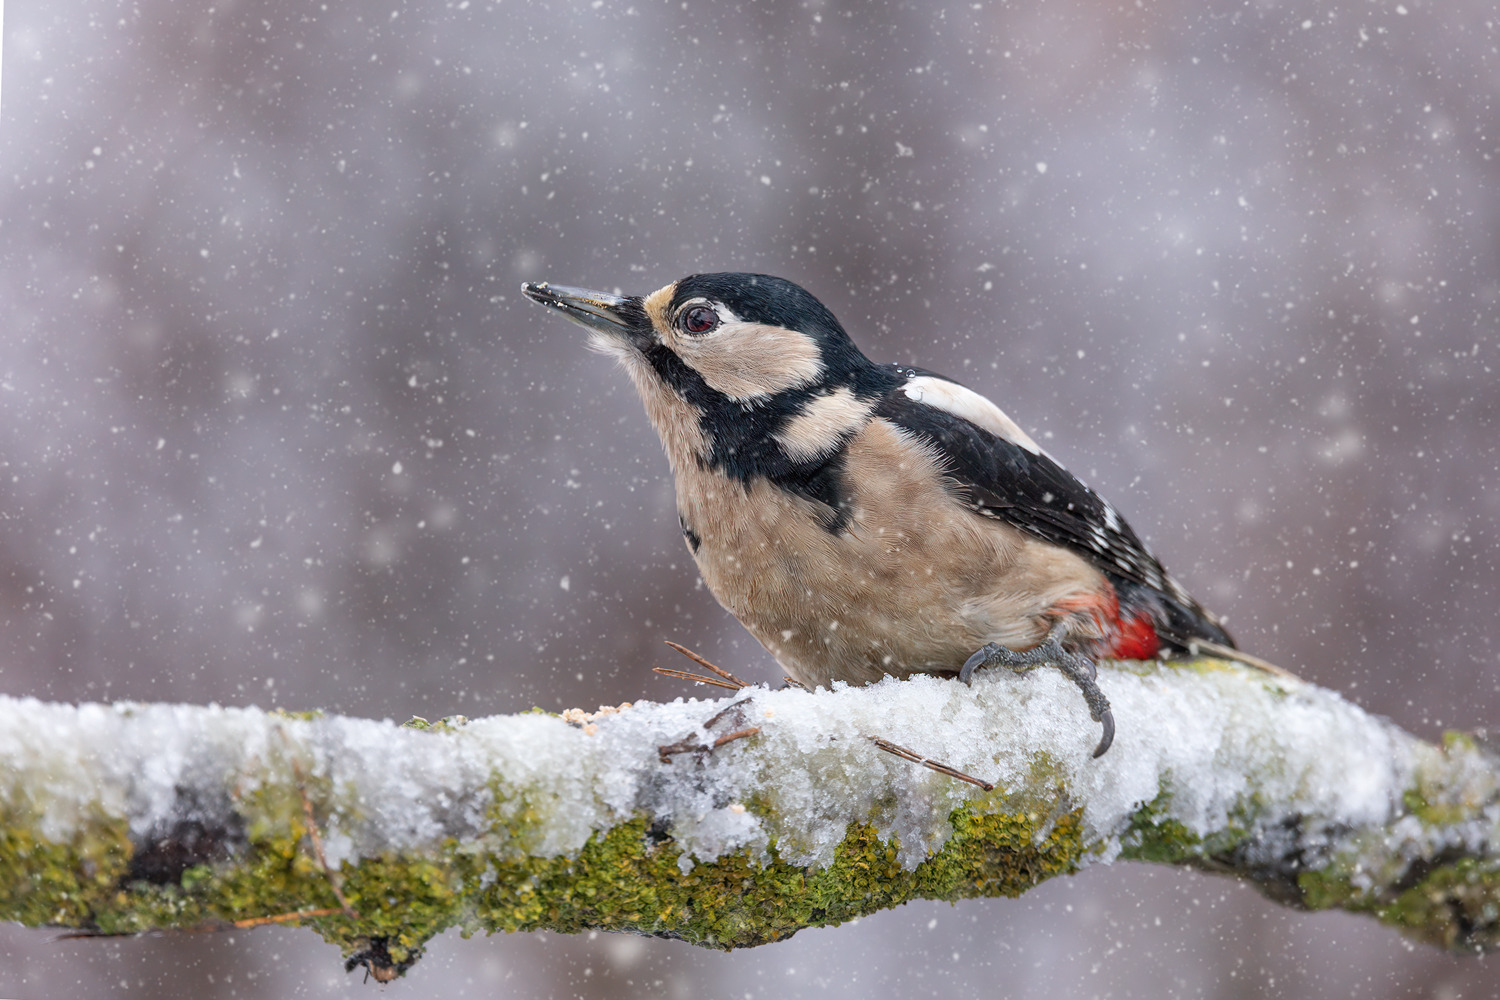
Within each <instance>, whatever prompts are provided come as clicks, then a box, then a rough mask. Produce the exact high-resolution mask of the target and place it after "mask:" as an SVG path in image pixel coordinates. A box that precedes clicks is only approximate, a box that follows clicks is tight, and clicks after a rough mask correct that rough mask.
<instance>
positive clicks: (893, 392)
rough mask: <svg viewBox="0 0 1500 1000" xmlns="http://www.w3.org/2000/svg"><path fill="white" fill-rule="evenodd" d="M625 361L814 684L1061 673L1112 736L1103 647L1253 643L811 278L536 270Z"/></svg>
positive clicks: (699, 500)
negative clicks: (623, 278)
mask: <svg viewBox="0 0 1500 1000" xmlns="http://www.w3.org/2000/svg"><path fill="white" fill-rule="evenodd" d="M522 292H523V293H524V294H525V295H526V297H527V298H529V299H531V300H532V301H534V302H537V303H540V304H541V305H544V306H548V307H549V308H552V309H556V310H557V311H558V312H560V313H561V314H562V315H563V316H565V317H567V318H568V319H570V320H572V321H573V322H575V323H577V324H579V325H581V326H583V327H585V328H587V329H588V330H589V331H590V334H591V337H590V342H591V345H592V346H593V347H595V348H596V349H598V350H601V351H604V352H606V353H608V354H611V355H613V356H615V357H616V358H618V359H619V360H620V362H621V363H622V364H623V365H624V368H625V370H626V372H627V373H628V374H629V375H630V378H631V380H632V381H633V382H634V383H635V387H636V389H637V391H638V392H639V393H640V396H641V400H642V401H643V402H644V404H645V407H646V413H647V415H648V416H649V417H650V419H651V423H652V424H653V425H654V426H655V428H656V431H657V433H658V434H659V435H660V436H661V441H662V445H663V447H664V448H665V450H666V453H667V460H668V462H669V463H670V464H671V468H672V473H673V477H674V479H675V482H676V496H677V514H678V520H679V521H680V523H681V526H682V534H683V537H684V539H685V540H686V542H687V547H688V549H689V550H690V551H691V552H692V555H693V559H694V560H695V561H696V562H697V564H698V568H699V571H700V572H701V573H702V575H703V579H704V581H705V582H706V583H707V584H708V587H709V589H710V590H711V591H712V592H713V595H714V597H715V598H717V599H718V601H719V603H720V604H722V605H723V606H724V607H725V608H726V609H727V610H728V611H729V612H730V613H731V614H733V615H734V616H735V617H736V618H738V619H739V620H740V622H741V623H743V624H744V626H745V628H746V629H748V630H749V631H750V633H751V634H752V635H754V636H755V638H756V639H758V640H759V641H760V642H761V644H762V645H764V646H765V647H766V649H767V650H768V651H769V652H770V653H771V655H772V656H774V657H775V658H776V660H777V661H778V662H779V663H780V664H781V666H782V667H783V668H785V670H786V673H787V674H788V675H789V676H790V677H791V678H792V679H794V680H796V681H797V682H799V683H800V684H802V685H803V686H805V687H809V688H813V687H817V686H820V685H825V686H831V684H832V682H833V681H846V682H848V683H850V684H856V685H857V684H866V683H869V682H871V681H875V680H878V679H880V678H881V677H885V676H897V677H905V676H909V675H911V674H914V673H930V674H939V675H944V676H952V677H957V678H959V679H960V680H962V681H964V682H965V683H970V682H971V680H972V677H973V674H974V672H975V671H976V670H980V669H984V668H989V667H1006V668H1008V669H1011V670H1015V671H1018V672H1021V671H1027V670H1030V669H1033V668H1035V667H1038V666H1043V665H1053V666H1056V667H1058V668H1060V669H1061V670H1062V671H1063V672H1064V673H1065V674H1066V675H1067V676H1068V677H1069V678H1070V679H1072V680H1073V682H1074V683H1075V684H1077V685H1078V686H1079V688H1080V689H1081V690H1082V692H1083V694H1084V698H1085V700H1086V702H1087V704H1088V707H1089V711H1090V714H1091V716H1092V717H1093V719H1094V721H1095V722H1098V723H1100V724H1102V726H1103V736H1102V738H1101V739H1100V741H1099V744H1098V746H1097V747H1096V749H1095V751H1094V756H1095V757H1098V756H1100V755H1102V754H1103V753H1104V752H1105V751H1106V750H1108V749H1109V745H1110V743H1111V741H1112V740H1113V738H1114V718H1113V715H1112V713H1111V711H1110V708H1109V703H1108V701H1107V700H1106V699H1105V697H1104V695H1103V693H1102V692H1101V691H1100V690H1099V688H1098V685H1097V683H1096V681H1095V676H1096V667H1095V662H1096V661H1097V660H1098V659H1100V658H1105V657H1108V658H1114V659H1135V660H1142V659H1152V658H1156V657H1169V656H1174V655H1183V654H1191V653H1195V652H1199V651H1203V652H1210V653H1215V654H1218V655H1227V656H1230V657H1231V658H1233V659H1244V660H1246V661H1247V662H1257V663H1258V661H1254V658H1250V657H1244V656H1243V655H1242V654H1239V653H1238V652H1236V651H1235V650H1234V641H1233V640H1232V639H1231V638H1230V636H1229V634H1228V633H1227V632H1226V631H1225V630H1224V628H1223V626H1222V625H1220V624H1219V622H1218V620H1217V619H1216V618H1215V617H1214V616H1213V615H1212V614H1210V613H1209V612H1208V611H1207V610H1205V609H1204V608H1203V606H1202V605H1201V604H1199V603H1198V602H1197V601H1195V600H1194V599H1193V598H1192V597H1191V596H1190V595H1189V594H1188V592H1187V591H1186V590H1184V589H1183V588H1182V586H1181V585H1180V584H1178V583H1177V581H1176V580H1174V579H1173V578H1172V577H1171V576H1170V575H1169V574H1168V573H1167V571H1166V570H1165V569H1163V568H1162V565H1161V563H1160V562H1159V561H1158V560H1157V559H1156V558H1155V557H1154V556H1153V555H1152V554H1151V553H1150V551H1148V550H1147V548H1146V546H1145V545H1144V544H1143V543H1142V542H1141V540H1140V538H1139V537H1138V536H1137V535H1136V533H1135V532H1134V531H1132V530H1131V528H1130V525H1129V524H1127V523H1126V522H1125V519H1124V518H1123V517H1121V516H1120V514H1119V513H1118V512H1117V511H1116V510H1115V508H1113V507H1112V506H1110V505H1109V504H1108V503H1107V502H1105V501H1104V500H1103V499H1102V498H1101V497H1100V496H1099V495H1098V494H1097V493H1095V492H1094V491H1093V490H1091V489H1090V488H1089V487H1087V486H1085V485H1084V484H1083V483H1082V482H1081V481H1079V480H1078V479H1077V478H1076V477H1075V476H1073V475H1072V474H1070V473H1069V472H1068V471H1067V470H1066V469H1064V468H1063V467H1062V466H1061V465H1059V464H1058V463H1057V461H1056V460H1054V459H1053V458H1052V457H1051V456H1050V455H1048V454H1047V453H1046V452H1045V451H1043V450H1042V449H1041V448H1039V447H1038V446H1037V444H1036V442H1035V441H1033V440H1032V439H1031V438H1030V437H1029V436H1027V434H1026V433H1025V432H1024V431H1023V430H1021V428H1020V427H1019V426H1017V425H1016V423H1015V422H1014V421H1013V420H1011V418H1010V417H1008V416H1006V414H1005V413H1004V412H1003V411H1002V410H1001V409H1000V408H999V407H998V406H996V405H995V404H994V403H992V402H990V401H989V400H988V399H986V398H985V397H984V396H981V395H980V394H979V393H977V392H975V391H973V390H972V389H969V388H966V387H965V386H962V385H960V384H959V383H957V382H955V381H953V380H952V379H949V378H945V377H943V376H942V375H938V374H936V373H934V372H930V371H927V370H925V369H922V368H915V367H912V366H910V365H900V364H876V363H875V362H873V361H871V360H869V359H868V358H866V357H865V356H864V354H863V353H861V352H860V350H859V348H858V347H856V346H855V344H854V342H853V341H852V340H851V339H850V338H849V335H848V334H847V333H846V332H845V331H844V328H843V327H842V326H841V325H840V324H839V321H838V320H837V319H835V318H834V315H833V313H831V312H830V311H829V310H828V309H827V308H826V307H825V306H824V305H823V304H822V303H821V302H819V301H818V300H817V299H816V298H814V297H813V296H812V295H811V294H810V293H809V292H807V291H806V290H805V289H803V288H801V287H800V286H798V285H796V284H793V283H792V282H790V281H787V280H785V279H782V278H776V277H772V276H770V275H764V274H694V275H690V276H688V277H686V278H682V279H681V280H679V281H675V282H673V283H671V284H669V285H667V286H666V287H665V288H661V289H658V290H657V291H655V292H652V293H651V294H649V295H645V296H634V295H623V296H622V295H613V294H609V293H606V292H597V291H589V290H587V289H582V288H569V287H564V286H560V285H550V284H547V283H546V282H540V283H532V282H527V283H526V284H524V285H522Z"/></svg>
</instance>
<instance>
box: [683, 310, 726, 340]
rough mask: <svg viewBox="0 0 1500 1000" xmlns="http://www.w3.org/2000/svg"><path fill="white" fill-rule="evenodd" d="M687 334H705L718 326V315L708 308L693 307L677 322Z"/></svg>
mask: <svg viewBox="0 0 1500 1000" xmlns="http://www.w3.org/2000/svg"><path fill="white" fill-rule="evenodd" d="M678 323H680V324H681V326H682V328H683V329H684V330H686V331H687V332H688V333H694V334H699V333H707V332H708V331H710V330H712V329H713V328H714V327H716V326H718V325H719V314H718V313H716V312H714V311H713V310H712V309H710V308H709V307H708V306H693V308H691V309H689V310H688V311H687V312H685V313H683V314H682V317H681V318H680V319H679V320H678Z"/></svg>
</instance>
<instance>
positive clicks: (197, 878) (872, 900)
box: [0, 792, 1082, 974]
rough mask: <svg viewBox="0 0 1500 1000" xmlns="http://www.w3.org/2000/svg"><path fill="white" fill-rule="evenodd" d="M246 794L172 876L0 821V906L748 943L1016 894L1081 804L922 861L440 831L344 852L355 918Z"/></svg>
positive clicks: (1030, 881) (410, 949)
mask: <svg viewBox="0 0 1500 1000" xmlns="http://www.w3.org/2000/svg"><path fill="white" fill-rule="evenodd" d="M243 805H244V806H245V807H246V811H247V813H249V815H247V816H246V817H245V819H246V829H247V831H248V832H247V843H246V845H245V846H244V848H243V850H242V851H241V852H240V854H239V856H238V857H236V858H235V859H234V860H233V861H232V862H226V863H223V864H217V865H195V866H192V867H189V868H188V869H187V870H186V871H184V872H183V874H182V876H181V878H180V879H178V880H177V881H175V882H172V883H171V884H167V885H157V884H151V883H149V882H146V881H143V880H133V881H132V880H128V879H127V877H126V873H127V871H128V864H129V846H128V845H129V841H128V837H127V836H126V831H125V830H124V829H123V828H122V827H121V826H120V825H118V824H116V825H109V824H104V825H101V826H100V827H99V828H98V829H97V831H96V832H95V833H93V834H91V835H90V837H89V838H87V839H86V840H80V841H79V842H77V843H74V844H66V845H54V844H48V843H46V842H45V841H43V840H41V839H40V838H38V837H37V836H36V835H35V834H34V833H33V832H31V831H30V829H29V828H28V827H27V826H26V825H25V824H17V823H11V824H7V826H6V828H5V830H4V832H3V834H0V887H3V888H0V918H3V919H7V920H17V921H20V922H22V923H26V924H30V925H33V926H41V925H52V926H68V927H76V928H84V929H91V930H97V931H101V932H104V933H132V932H136V931H141V930H146V929H164V928H173V927H177V928H183V927H200V926H212V925H218V924H222V923H224V922H233V921H247V920H248V921H252V922H255V921H257V919H258V918H259V919H264V918H281V919H282V920H283V921H287V920H292V919H295V918H293V917H292V915H294V914H298V913H304V912H307V911H312V910H321V911H335V912H331V913H325V914H323V915H320V916H316V917H307V918H302V919H304V920H305V921H306V922H308V923H310V924H311V925H312V926H313V927H314V928H315V929H316V930H317V931H318V932H319V933H320V934H321V935H322V936H323V937H324V938H325V939H327V940H329V941H330V942H332V943H335V944H337V945H338V946H339V947H340V948H341V949H342V950H343V951H344V953H345V955H346V956H355V958H356V959H357V960H359V961H369V955H370V954H372V953H374V952H378V953H379V954H380V955H381V959H380V961H382V962H384V963H386V964H385V966H383V967H384V968H386V969H387V970H388V971H389V970H390V969H396V970H398V971H399V969H401V968H404V967H405V966H406V965H408V964H409V963H410V962H411V961H412V960H414V959H415V958H416V957H417V956H418V955H419V954H420V953H421V948H422V946H423V943H424V942H425V941H426V940H428V939H429V938H430V937H432V936H433V935H435V934H437V933H439V932H441V931H443V930H445V929H447V928H449V927H454V926H457V927H459V928H461V929H462V930H463V931H464V933H466V934H467V933H473V932H475V931H481V930H483V931H523V930H538V929H543V928H548V929H553V930H558V931H562V932H578V931H583V930H587V929H593V928H599V929H606V930H617V931H635V932H639V933H645V934H655V935H661V936H668V937H674V938H682V939H684V940H687V941H691V942H694V943H696V944H700V945H704V946H707V947H711V948H723V949H728V948H736V947H745V946H748V945H754V944H761V943H765V942H769V941H775V940H779V939H781V938H785V937H789V936H791V935H792V934H794V933H795V932H796V931H797V930H799V929H801V928H802V927H807V926H820V925H826V924H837V923H841V922H843V921H846V920H850V919H853V918H855V917H859V916H862V915H865V914H868V913H872V912H874V911H876V910H880V909H883V908H886V907H890V906H894V905H896V904H899V903H903V902H906V901H907V900H910V899H915V898H929V899H948V900H957V899H962V898H968V897H973V896H991V895H1018V894H1020V893H1021V892H1024V891H1025V890H1026V889H1028V888H1030V887H1031V886H1033V885H1035V884H1036V883H1038V882H1040V881H1043V880H1045V879H1047V878H1050V877H1052V876H1053V875H1059V874H1066V873H1070V872H1072V871H1074V870H1075V869H1076V867H1077V864H1078V861H1079V858H1080V855H1081V853H1082V839H1081V834H1080V820H1079V814H1078V812H1077V811H1076V810H1075V811H1072V812H1066V813H1063V814H1060V815H1056V816H1047V817H1044V816H1042V815H1040V814H1038V813H1015V814H1008V813H978V812H974V811H972V810H971V809H961V810H958V811H956V812H954V813H953V814H952V816H951V821H952V824H953V835H952V837H951V838H950V839H949V841H948V842H947V844H946V845H945V846H944V847H943V849H942V850H941V851H939V852H938V853H937V854H936V855H935V856H933V857H931V858H929V859H928V860H927V861H925V862H924V863H922V864H921V865H919V866H918V867H917V868H916V869H915V870H914V871H908V870H906V869H905V868H903V867H902V866H901V864H900V862H899V860H898V854H899V851H898V847H899V845H898V844H897V843H896V842H895V841H894V840H886V839H882V838H881V837H880V836H879V834H878V833H877V832H876V830H875V828H874V827H873V826H872V825H870V824H867V823H853V824H850V826H849V828H848V831H847V833H846V835H845V837H844V840H843V841H842V843H840V844H839V846H838V848H837V850H836V851H835V854H834V858H833V861H832V863H831V864H830V865H828V866H827V867H825V868H821V869H807V868H802V867H799V866H797V865H794V864H791V863H789V862H787V861H785V860H783V859H782V858H781V857H780V856H779V855H778V854H777V852H776V851H775V850H774V848H773V849H772V850H771V852H770V856H769V857H768V858H764V859H762V858H760V857H757V856H752V855H751V853H750V852H748V851H746V852H739V853H734V854H729V855H726V856H723V857H720V858H717V859H715V860H713V861H709V862H699V863H697V864H693V865H687V866H684V865H680V864H679V862H680V861H681V852H680V850H679V849H678V847H677V845H676V844H675V843H674V842H672V841H671V840H665V841H654V840H653V839H652V838H651V837H650V836H649V835H648V825H647V820H646V818H645V817H640V818H637V819H635V820H632V821H630V822H627V823H623V824H620V825H618V826H616V827H614V828H613V829H610V830H606V831H601V832H599V833H597V834H595V835H594V836H593V837H591V838H590V839H589V841H588V842H587V844H585V845H584V847H583V849H582V850H581V851H579V852H578V854H577V856H576V857H558V858H542V857H535V856H531V855H527V854H523V853H521V852H518V851H515V850H513V849H502V850H499V851H490V850H486V849H481V848H478V847H476V845H475V844H472V843H468V844H459V843H457V842H449V843H447V844H446V845H444V847H443V848H442V850H440V851H437V852H434V853H432V854H426V855H412V856H395V855H388V856H383V857H378V858H367V859H364V860H363V861H361V862H359V863H358V864H348V865H345V866H343V867H342V869H341V870H340V871H339V872H338V873H336V876H335V877H336V878H337V879H338V880H339V883H340V886H341V888H342V891H343V895H344V899H345V900H346V901H347V903H348V905H349V908H350V910H352V915H351V913H350V912H348V911H343V910H342V907H341V904H340V902H339V900H338V897H337V895H336V893H335V892H334V887H333V881H332V879H331V878H330V876H329V873H327V872H325V871H324V870H323V868H322V866H321V865H320V864H319V863H318V861H317V860H316V858H315V856H314V854H313V852H312V851H311V850H310V848H309V842H308V841H307V840H306V839H305V836H304V835H305V833H306V830H305V827H304V819H303V814H302V808H301V800H300V796H298V795H296V794H295V793H286V792H282V793H279V794H268V793H262V794H258V795H255V796H251V797H249V799H247V801H246V802H245V803H243ZM511 807H512V808H511V809H510V810H509V811H510V812H511V813H512V821H515V820H519V821H520V822H522V823H524V822H526V821H527V820H528V819H535V818H536V812H535V809H534V808H533V807H531V806H528V805H527V804H525V803H517V802H515V801H512V802H511ZM684 867H687V869H688V870H687V871H683V868H684ZM372 943H373V945H372ZM377 974H378V970H377Z"/></svg>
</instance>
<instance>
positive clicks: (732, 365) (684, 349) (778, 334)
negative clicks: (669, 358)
mask: <svg viewBox="0 0 1500 1000" xmlns="http://www.w3.org/2000/svg"><path fill="white" fill-rule="evenodd" d="M724 312H727V311H723V310H721V315H722V314H723V313H724ZM674 346H675V350H676V351H677V354H678V356H679V357H681V358H682V359H683V360H684V361H686V362H687V363H688V364H689V365H690V366H691V367H692V368H694V369H695V370H697V372H698V374H699V375H702V376H703V381H704V382H707V383H708V385H709V386H710V387H711V388H713V389H717V390H718V391H719V392H722V393H723V394H724V395H726V396H728V397H729V398H730V399H733V400H736V401H737V402H747V401H749V400H752V399H761V398H764V397H766V396H774V395H776V394H777V393H778V392H782V391H784V390H787V389H796V388H800V387H801V386H804V385H811V384H812V383H814V382H816V381H817V380H818V379H819V377H821V376H822V374H823V355H822V352H821V351H820V350H818V344H817V342H816V341H815V340H813V339H812V338H811V337H809V336H808V335H807V334H805V333H798V332H797V331H796V330H788V329H785V328H784V327H779V326H766V325H764V324H760V323H745V322H741V321H738V320H730V321H726V322H724V323H722V324H721V325H720V326H719V328H718V329H716V330H714V331H713V332H712V333H709V334H707V335H706V336H704V337H701V338H697V339H689V338H687V337H678V338H676V343H675V345H674Z"/></svg>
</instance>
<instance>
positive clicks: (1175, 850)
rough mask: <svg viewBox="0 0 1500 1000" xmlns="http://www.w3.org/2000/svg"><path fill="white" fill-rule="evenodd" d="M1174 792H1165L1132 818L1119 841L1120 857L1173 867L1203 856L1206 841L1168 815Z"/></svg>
mask: <svg viewBox="0 0 1500 1000" xmlns="http://www.w3.org/2000/svg"><path fill="white" fill-rule="evenodd" d="M1171 801H1172V796H1171V793H1170V792H1168V791H1166V790H1165V789H1163V790H1162V791H1160V792H1158V793H1157V795H1156V798H1154V799H1152V800H1151V801H1150V802H1148V803H1146V804H1145V805H1143V806H1141V807H1140V808H1139V809H1137V810H1136V811H1135V815H1134V816H1132V817H1131V818H1130V828H1129V829H1128V830H1127V831H1126V832H1125V835H1124V836H1122V837H1121V838H1120V844H1121V851H1120V856H1121V857H1123V858H1126V859H1128V860H1131V861H1154V862H1156V863H1158V864H1174V863H1177V862H1180V861H1182V860H1183V859H1185V858H1188V857H1192V856H1197V855H1201V854H1202V853H1203V840H1202V838H1201V837H1199V836H1198V835H1197V834H1195V833H1193V832H1192V831H1191V830H1189V829H1188V828H1187V827H1186V826H1185V825H1183V823H1182V822H1181V821H1179V820H1175V819H1172V818H1171V817H1170V816H1168V815H1167V807H1168V806H1169V805H1170V804H1171Z"/></svg>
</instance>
